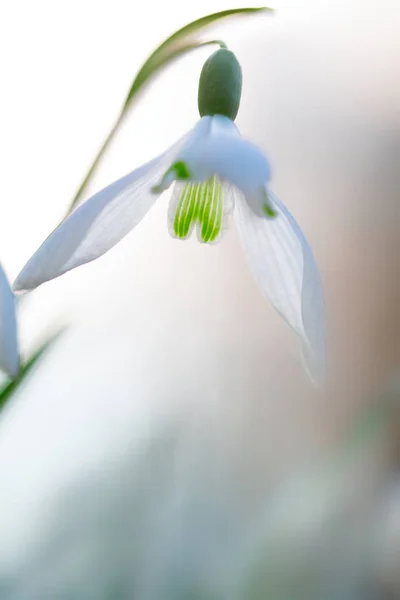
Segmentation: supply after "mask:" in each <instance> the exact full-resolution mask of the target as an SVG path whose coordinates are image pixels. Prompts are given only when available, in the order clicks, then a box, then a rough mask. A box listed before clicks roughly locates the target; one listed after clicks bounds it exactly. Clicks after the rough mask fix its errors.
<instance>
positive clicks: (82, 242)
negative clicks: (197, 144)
mask: <svg viewBox="0 0 400 600" xmlns="http://www.w3.org/2000/svg"><path fill="white" fill-rule="evenodd" d="M181 143H182V140H180V141H179V142H178V144H176V145H175V146H173V147H172V148H170V149H169V150H167V152H165V153H164V154H162V155H161V156H159V157H157V158H155V159H154V160H152V161H150V162H149V163H146V164H145V165H143V166H142V167H139V168H138V169H136V170H135V171H132V173H129V174H128V175H126V176H125V177H122V178H121V179H119V180H118V181H116V182H114V183H112V184H111V185H109V186H107V187H106V188H104V189H103V190H101V191H100V192H98V193H97V194H95V195H94V196H92V197H91V198H89V199H88V200H86V202H84V203H83V204H81V205H80V206H78V208H76V209H75V210H74V212H73V213H71V214H70V215H69V216H68V217H67V218H66V219H65V220H64V221H63V222H62V223H61V224H60V225H59V226H58V227H57V228H56V229H55V230H54V231H53V232H52V233H51V234H50V235H49V237H48V238H47V240H45V242H44V243H43V244H42V245H41V246H40V248H39V249H38V250H37V252H36V253H35V254H34V255H33V256H32V258H31V259H30V260H29V261H28V262H27V264H26V265H25V267H24V268H23V269H22V271H21V273H20V274H19V275H18V277H17V279H16V280H15V282H14V290H15V291H18V292H26V291H30V290H33V289H35V288H36V287H38V286H39V285H41V284H42V283H44V282H46V281H50V280H51V279H55V278H56V277H59V276H60V275H62V274H63V273H66V272H67V271H70V270H71V269H74V268H75V267H78V266H80V265H83V264H85V263H88V262H91V261H92V260H95V259H96V258H98V257H100V256H102V255H103V254H104V253H105V252H107V251H108V250H110V249H111V248H112V247H113V246H115V245H116V244H117V243H118V242H119V241H120V240H121V239H122V238H123V237H125V235H127V234H128V233H129V232H130V231H131V230H132V229H133V228H134V227H135V226H136V225H137V224H138V223H139V222H140V221H141V220H142V219H143V217H144V216H145V215H146V214H147V212H148V211H149V210H150V208H151V207H152V206H153V204H154V202H155V201H156V199H157V194H156V193H154V192H153V191H152V188H153V187H154V184H155V182H156V181H157V180H159V179H160V177H161V176H162V174H163V173H164V172H165V169H166V168H168V164H170V160H171V154H172V155H173V154H174V152H175V151H176V148H177V147H179V145H180V144H181Z"/></svg>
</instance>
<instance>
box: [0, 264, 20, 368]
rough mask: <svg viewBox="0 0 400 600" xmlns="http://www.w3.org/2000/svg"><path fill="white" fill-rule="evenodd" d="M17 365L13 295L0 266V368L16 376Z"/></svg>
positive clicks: (18, 362) (18, 363) (18, 364)
mask: <svg viewBox="0 0 400 600" xmlns="http://www.w3.org/2000/svg"><path fill="white" fill-rule="evenodd" d="M19 366H20V361H19V354H18V342H17V321H16V317H15V297H14V294H13V293H12V291H11V287H10V284H9V283H8V280H7V277H6V275H5V273H4V271H3V269H2V268H1V266H0V369H2V371H4V372H5V373H7V374H8V375H10V376H11V377H16V376H17V375H18V371H19Z"/></svg>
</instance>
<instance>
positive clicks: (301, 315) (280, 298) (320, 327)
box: [235, 192, 326, 385]
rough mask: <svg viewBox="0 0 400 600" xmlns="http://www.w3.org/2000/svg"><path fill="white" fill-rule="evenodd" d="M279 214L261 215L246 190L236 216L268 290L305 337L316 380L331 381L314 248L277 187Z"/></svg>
mask: <svg viewBox="0 0 400 600" xmlns="http://www.w3.org/2000/svg"><path fill="white" fill-rule="evenodd" d="M268 198H269V201H270V202H271V204H272V207H273V209H274V211H275V212H276V213H277V214H276V217H275V218H263V217H260V216H258V215H257V214H255V212H254V211H253V210H252V208H250V206H249V204H248V203H247V202H246V200H245V199H244V197H243V196H242V195H241V194H237V195H235V217H236V224H237V227H238V230H239V234H240V237H241V240H242V244H243V247H244V250H245V253H246V255H247V258H248V260H249V263H250V266H251V269H252V271H253V274H254V277H255V279H256V281H257V283H258V285H259V287H260V288H261V291H262V293H263V295H264V296H265V297H266V298H268V299H269V300H270V302H271V303H272V305H273V306H274V307H275V309H276V310H277V311H278V312H279V314H280V315H281V316H282V317H283V319H284V320H285V321H286V322H287V323H288V324H289V325H290V326H291V327H292V328H293V329H294V330H295V332H296V333H297V334H298V335H299V337H300V339H301V340H302V345H303V357H304V361H305V366H306V370H307V371H308V373H309V375H310V377H311V379H312V381H313V382H314V383H316V384H318V385H322V383H323V382H324V380H325V363H326V351H325V321H324V308H323V295H322V285H321V279H320V275H319V271H318V267H317V265H316V262H315V259H314V256H313V253H312V250H311V248H310V246H309V244H308V242H307V240H306V238H305V237H304V234H303V233H302V231H301V229H300V227H299V226H298V224H297V223H296V221H295V219H294V218H293V216H292V215H291V214H290V212H289V211H288V210H287V208H286V207H285V206H284V205H283V204H282V202H281V201H280V200H279V199H278V198H277V197H276V196H275V195H274V194H272V192H268Z"/></svg>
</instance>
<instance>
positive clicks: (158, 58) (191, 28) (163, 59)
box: [67, 7, 273, 215]
mask: <svg viewBox="0 0 400 600" xmlns="http://www.w3.org/2000/svg"><path fill="white" fill-rule="evenodd" d="M262 11H269V12H272V11H273V9H272V8H268V7H260V8H234V9H231V10H223V11H221V12H217V13H213V14H211V15H207V16H205V17H202V18H201V19H197V20H196V21H193V22H192V23H189V24H188V25H185V27H182V28H181V29H179V30H178V31H176V32H175V33H173V34H172V35H171V36H170V37H169V38H167V39H166V40H165V41H164V42H163V43H162V44H161V45H160V46H159V47H158V48H157V49H156V50H155V51H154V52H153V54H151V55H150V57H149V58H148V59H147V61H146V62H145V63H144V65H143V66H142V67H141V69H140V71H139V73H138V74H137V75H136V77H135V79H134V80H133V82H132V85H131V87H130V89H129V92H128V95H127V97H126V100H125V102H124V105H123V107H122V110H121V113H120V114H119V116H118V118H117V120H116V122H115V124H114V125H113V127H112V128H111V131H110V133H109V134H108V136H107V137H106V139H105V141H104V143H103V145H102V147H101V148H100V150H99V152H98V154H97V156H96V158H95V159H94V161H93V164H92V166H91V167H90V169H89V170H88V172H87V174H86V176H85V178H84V180H83V181H82V183H81V185H80V186H79V189H78V191H77V192H76V194H75V196H74V198H73V200H72V202H71V204H70V206H69V208H68V211H67V215H68V214H69V213H70V212H71V211H72V210H73V209H74V208H75V206H76V205H77V204H78V202H79V201H80V199H81V198H82V196H83V194H84V192H85V190H86V188H87V186H88V184H89V182H90V180H91V179H92V177H93V175H94V173H95V171H96V169H97V167H98V165H99V163H100V160H101V159H102V157H103V156H104V154H105V152H106V150H107V148H108V146H109V145H110V143H111V141H112V140H113V139H114V137H115V135H116V133H117V132H118V130H119V128H120V126H121V124H122V122H123V119H124V117H125V115H126V113H127V111H128V109H129V108H130V107H131V106H132V104H133V101H134V99H135V97H136V95H137V93H138V92H139V91H140V90H142V89H143V88H144V86H145V85H147V84H148V82H149V81H150V79H151V78H152V77H153V76H154V75H155V74H156V73H157V72H158V71H160V70H161V68H164V67H166V66H167V65H168V64H169V63H171V62H172V61H173V60H175V59H177V58H178V57H179V56H181V55H183V54H185V53H186V52H189V51H190V50H194V49H195V48H198V47H200V46H204V45H207V44H214V43H217V44H219V45H220V46H221V47H223V46H224V44H223V42H221V41H219V40H211V41H206V42H204V41H201V40H200V39H198V38H197V37H196V36H197V34H200V33H202V34H203V33H204V31H203V30H204V29H206V28H207V27H208V26H209V25H212V24H213V23H215V22H217V21H220V20H221V19H225V18H228V17H234V16H243V15H250V14H254V13H259V12H262Z"/></svg>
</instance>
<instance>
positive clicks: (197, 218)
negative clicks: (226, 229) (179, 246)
mask: <svg viewBox="0 0 400 600" xmlns="http://www.w3.org/2000/svg"><path fill="white" fill-rule="evenodd" d="M223 202H224V199H223V188H222V183H221V182H220V180H219V179H218V178H217V177H215V176H214V177H212V178H211V179H209V180H208V181H205V182H203V183H194V182H191V183H187V184H186V185H185V186H184V188H183V189H182V193H181V196H180V198H179V202H178V205H177V208H176V213H175V218H174V223H173V228H174V233H175V235H176V237H178V238H180V239H185V238H187V237H188V236H189V235H190V233H191V229H192V227H193V225H194V224H195V223H197V224H198V226H199V231H200V237H201V239H202V241H203V242H205V243H208V242H214V241H215V240H216V239H217V237H218V235H219V234H220V232H221V229H222V221H223V215H224V204H223Z"/></svg>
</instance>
